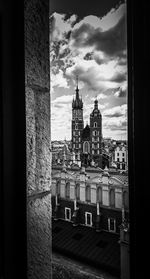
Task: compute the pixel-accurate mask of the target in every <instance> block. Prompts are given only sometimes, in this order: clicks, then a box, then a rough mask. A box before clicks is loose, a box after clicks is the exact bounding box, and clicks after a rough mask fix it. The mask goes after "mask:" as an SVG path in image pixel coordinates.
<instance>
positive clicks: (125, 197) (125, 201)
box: [123, 191, 129, 209]
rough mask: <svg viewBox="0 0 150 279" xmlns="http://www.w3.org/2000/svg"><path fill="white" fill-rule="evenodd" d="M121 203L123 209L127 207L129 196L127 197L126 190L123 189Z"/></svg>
mask: <svg viewBox="0 0 150 279" xmlns="http://www.w3.org/2000/svg"><path fill="white" fill-rule="evenodd" d="M123 205H124V208H125V209H128V208H129V197H128V192H127V191H124V192H123Z"/></svg>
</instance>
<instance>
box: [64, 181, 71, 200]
mask: <svg viewBox="0 0 150 279" xmlns="http://www.w3.org/2000/svg"><path fill="white" fill-rule="evenodd" d="M65 197H66V198H67V199H69V198H70V182H68V181H67V182H66V185H65Z"/></svg>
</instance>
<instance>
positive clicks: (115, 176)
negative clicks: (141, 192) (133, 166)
mask: <svg viewBox="0 0 150 279" xmlns="http://www.w3.org/2000/svg"><path fill="white" fill-rule="evenodd" d="M112 177H114V178H117V179H118V180H120V181H121V182H122V183H124V184H128V175H118V174H117V175H115V174H113V175H112Z"/></svg>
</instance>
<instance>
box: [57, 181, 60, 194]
mask: <svg viewBox="0 0 150 279" xmlns="http://www.w3.org/2000/svg"><path fill="white" fill-rule="evenodd" d="M56 195H57V196H60V181H57V183H56Z"/></svg>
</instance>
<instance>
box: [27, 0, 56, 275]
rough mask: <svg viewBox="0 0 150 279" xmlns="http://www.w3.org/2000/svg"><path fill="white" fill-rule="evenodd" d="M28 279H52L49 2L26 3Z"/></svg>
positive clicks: (34, 1)
mask: <svg viewBox="0 0 150 279" xmlns="http://www.w3.org/2000/svg"><path fill="white" fill-rule="evenodd" d="M24 15H25V91H26V144H27V149H26V151H27V238H28V252H27V253H28V278H32V279H34V278H35V279H38V278H39V279H41V278H42V279H48V278H51V272H52V271H51V193H50V184H51V154H50V75H49V72H50V65H49V1H48V0H28V1H25V14H24Z"/></svg>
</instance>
